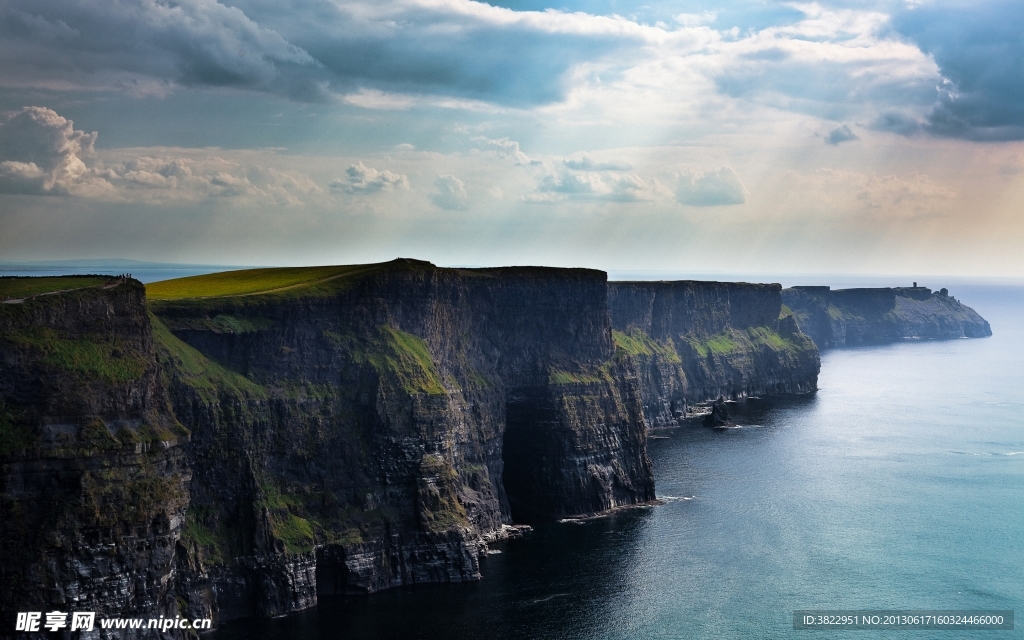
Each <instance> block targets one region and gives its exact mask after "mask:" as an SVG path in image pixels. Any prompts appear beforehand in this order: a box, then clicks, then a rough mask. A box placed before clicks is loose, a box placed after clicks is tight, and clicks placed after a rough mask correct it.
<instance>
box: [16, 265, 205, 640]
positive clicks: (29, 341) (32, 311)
mask: <svg viewBox="0 0 1024 640" xmlns="http://www.w3.org/2000/svg"><path fill="white" fill-rule="evenodd" d="M101 282H103V283H102V284H99V285H94V286H90V287H88V288H82V289H78V290H74V291H68V292H65V293H60V294H55V295H42V296H36V297H30V298H27V299H25V300H24V301H21V302H17V303H5V304H0V354H2V355H0V544H2V547H3V551H2V556H3V557H2V561H0V585H2V588H0V620H3V625H4V626H3V631H2V632H0V635H2V634H7V633H10V632H11V631H12V630H13V629H14V618H15V613H16V612H17V611H52V610H54V609H56V610H61V611H65V612H70V611H101V612H102V611H108V612H114V613H116V614H118V615H125V616H138V617H147V618H158V617H159V616H160V615H165V616H169V617H172V618H173V617H174V616H175V615H176V614H177V612H178V605H177V602H176V600H175V598H174V597H173V596H174V594H173V583H174V579H175V561H174V557H175V545H176V543H177V540H178V537H179V533H180V530H181V527H182V524H183V522H184V515H185V508H186V506H187V504H188V484H189V480H190V475H189V469H188V465H187V464H186V462H185V456H184V448H185V446H186V444H187V442H188V431H187V430H186V429H184V428H183V427H182V426H181V424H180V423H179V422H178V421H177V420H176V419H175V418H174V416H173V414H172V412H171V410H170V405H169V401H168V397H167V394H166V391H165V389H164V387H163V385H162V382H161V375H160V372H159V369H158V367H157V362H156V358H155V352H154V348H153V341H152V336H151V333H150V325H149V318H148V317H147V315H146V310H145V290H144V289H143V287H142V285H141V284H139V283H138V282H134V281H122V280H111V281H105V282H104V281H101ZM18 635H23V634H18ZM123 637H134V636H133V634H132V633H131V632H125V633H124V635H123Z"/></svg>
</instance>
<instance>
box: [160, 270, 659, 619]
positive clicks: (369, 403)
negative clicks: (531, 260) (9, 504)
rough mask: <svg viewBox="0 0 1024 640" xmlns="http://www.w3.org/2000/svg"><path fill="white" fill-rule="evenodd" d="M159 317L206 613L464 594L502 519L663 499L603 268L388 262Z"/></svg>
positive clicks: (193, 304)
mask: <svg viewBox="0 0 1024 640" xmlns="http://www.w3.org/2000/svg"><path fill="white" fill-rule="evenodd" d="M152 308H153V310H154V312H155V314H156V319H155V320H154V322H155V326H156V327H157V337H158V341H159V343H160V345H161V346H160V354H161V356H160V357H161V361H162V363H163V365H164V369H165V370H166V371H167V372H168V377H169V385H170V390H171V397H172V399H173V404H174V408H175V412H176V415H178V416H179V418H180V419H181V420H182V421H183V422H184V423H185V424H187V425H189V426H190V428H191V429H192V430H193V439H192V443H191V445H190V457H191V458H192V459H193V460H194V463H193V467H194V469H195V473H194V476H193V481H192V485H191V493H192V506H191V508H190V509H189V512H188V518H187V526H186V528H185V535H184V538H183V543H182V544H183V547H185V548H186V549H188V553H187V554H185V556H184V557H183V558H182V560H181V561H182V563H183V569H182V575H183V576H185V578H184V581H183V587H182V588H183V592H184V597H185V599H187V601H188V602H189V603H190V607H191V609H192V611H193V612H194V613H199V612H202V611H212V612H214V613H215V614H216V615H217V617H218V618H219V619H221V620H223V619H227V618H230V617H234V616H242V615H273V614H276V613H282V612H287V611H293V610H298V609H302V608H305V607H307V606H310V605H311V604H312V603H314V602H315V598H316V593H317V592H318V591H319V592H320V593H336V592H345V591H375V590H379V589H384V588H389V587H395V586H400V585H408V584H417V583H422V582H448V581H463V580H474V579H477V578H479V565H478V553H479V552H480V550H481V548H482V539H483V537H484V536H495V535H501V533H502V532H503V530H504V529H503V525H507V524H508V523H511V522H513V521H517V522H521V521H532V520H538V519H547V518H552V517H556V516H560V515H567V514H579V513H591V512H595V511H601V510H605V509H608V508H612V507H615V506H619V505H624V504H631V503H636V502H642V501H646V500H650V499H652V498H653V497H654V493H653V476H652V473H651V468H650V462H649V460H648V458H647V454H646V443H645V430H646V427H645V423H644V420H643V412H642V408H641V405H640V394H639V391H638V387H637V385H638V382H637V378H636V374H635V371H634V369H633V363H632V360H631V359H630V358H629V357H628V356H627V355H626V354H625V353H623V352H622V351H621V350H620V351H616V349H615V346H614V344H613V342H612V336H611V327H610V324H609V320H608V313H607V290H606V282H605V276H604V274H603V273H601V272H595V271H587V270H565V269H492V270H450V269H438V268H436V267H433V266H432V265H429V264H427V263H418V262H414V261H397V262H395V263H389V264H388V265H382V266H380V268H376V269H371V270H370V271H369V272H367V273H363V274H361V275H359V276H358V277H354V278H348V279H344V280H340V281H335V282H332V283H331V284H329V285H324V286H323V287H320V288H319V289H315V290H312V291H304V292H300V293H295V292H282V293H280V294H274V295H260V296H240V297H233V298H216V299H206V300H181V301H173V302H166V303H154V304H153V305H152ZM254 567H255V568H254ZM261 567H271V568H272V570H270V569H264V568H261Z"/></svg>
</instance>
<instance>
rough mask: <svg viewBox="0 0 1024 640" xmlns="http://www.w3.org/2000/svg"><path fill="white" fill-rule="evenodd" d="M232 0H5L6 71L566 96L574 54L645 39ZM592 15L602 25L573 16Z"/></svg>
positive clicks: (488, 16) (453, 6)
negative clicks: (115, 0) (113, 0)
mask: <svg viewBox="0 0 1024 640" xmlns="http://www.w3.org/2000/svg"><path fill="white" fill-rule="evenodd" d="M231 4H232V6H227V5H225V4H221V3H219V2H216V1H215V0H175V1H173V2H164V1H160V0H123V1H122V2H118V3H108V2H95V1H91V0H10V1H9V2H5V3H2V4H0V59H2V60H3V61H4V64H3V67H2V68H0V83H2V84H3V85H5V86H8V87H11V86H30V87H45V88H51V89H66V88H87V89H115V90H124V91H129V92H134V93H141V94H146V93H150V94H152V93H156V94H159V93H162V92H166V91H167V90H168V89H169V88H170V87H171V86H175V85H177V86H217V87H238V88H245V89H254V90H259V91H268V92H272V93H276V94H280V95H285V96H288V97H290V98H293V99H297V100H302V101H317V100H323V99H328V98H329V97H330V95H331V94H338V93H341V94H344V93H349V92H354V91H358V90H360V89H373V90H381V91H387V92H392V93H406V94H440V95H445V96H453V97H462V98H470V99H477V100H483V101H487V102H493V103H498V104H507V105H514V106H532V105H537V104H544V103H550V102H554V101H557V100H560V99H562V98H563V97H564V94H565V91H566V89H567V86H566V79H565V77H564V76H565V74H566V71H567V70H568V69H570V68H571V67H573V66H574V65H576V64H577V63H579V62H582V61H586V60H593V59H595V58H598V57H601V56H603V55H606V54H609V53H611V52H613V51H615V50H617V49H622V48H625V47H635V46H636V44H637V38H636V37H634V36H635V34H633V35H630V34H628V33H627V34H624V33H623V32H622V29H621V28H620V27H621V24H622V23H624V21H622V20H621V19H608V18H604V19H599V18H593V17H586V18H581V17H574V16H560V15H554V14H530V15H528V16H526V17H523V15H522V14H515V13H513V12H510V11H507V10H504V9H498V8H494V7H488V6H487V5H482V4H477V3H457V2H451V3H445V2H437V3H418V2H406V1H403V0H395V1H392V2H377V3H365V4H363V3H360V2H346V3H331V2H322V1H320V0H291V2H287V1H285V2H273V3H270V2H262V1H254V2H245V1H243V2H235V3H231ZM562 18H564V19H562ZM560 19H561V22H559V20H560ZM587 19H589V20H591V21H592V22H593V21H597V22H598V23H599V27H598V28H596V29H595V28H593V25H592V24H591V25H582V26H581V25H580V24H577V23H579V22H580V21H583V20H587ZM602 21H603V22H602ZM634 26H635V25H634Z"/></svg>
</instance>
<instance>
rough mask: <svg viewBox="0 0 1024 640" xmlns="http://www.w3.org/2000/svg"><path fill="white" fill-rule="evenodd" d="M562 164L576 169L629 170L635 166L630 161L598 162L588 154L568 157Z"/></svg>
mask: <svg viewBox="0 0 1024 640" xmlns="http://www.w3.org/2000/svg"><path fill="white" fill-rule="evenodd" d="M562 164H564V165H565V166H566V167H568V168H570V169H572V170H574V171H629V170H630V169H632V168H633V165H631V164H629V163H628V162H615V161H612V162H597V161H596V160H593V159H592V158H591V157H590V156H588V155H581V156H578V157H575V158H566V159H565V160H562Z"/></svg>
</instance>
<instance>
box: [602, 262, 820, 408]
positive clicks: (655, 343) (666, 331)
mask: <svg viewBox="0 0 1024 640" xmlns="http://www.w3.org/2000/svg"><path fill="white" fill-rule="evenodd" d="M781 289H782V288H781V286H780V285H777V284H747V283H725V282H696V281H678V282H610V283H608V309H609V314H610V316H611V320H612V326H613V328H614V329H615V339H616V341H617V343H618V344H619V345H620V346H621V347H622V348H623V349H624V350H625V351H627V352H629V353H630V354H631V355H632V356H633V357H634V358H635V359H636V360H637V362H638V372H639V379H640V389H641V392H642V396H643V405H644V412H645V416H646V418H647V421H648V423H649V424H650V425H652V426H661V425H672V424H676V423H677V421H678V419H679V418H680V417H682V416H684V415H685V413H686V411H687V407H688V405H691V404H692V403H696V402H703V401H707V400H712V399H714V398H717V397H719V396H724V397H726V398H733V399H735V398H739V397H744V396H753V395H765V394H780V393H805V392H809V391H813V390H814V389H816V388H817V379H818V371H819V369H820V361H819V359H818V351H817V349H816V348H815V346H814V344H813V343H812V342H811V340H810V339H809V338H808V337H807V336H806V335H804V334H803V333H801V332H800V331H799V329H798V328H797V326H796V323H795V322H794V320H793V318H792V316H789V315H785V314H782V299H781Z"/></svg>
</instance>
